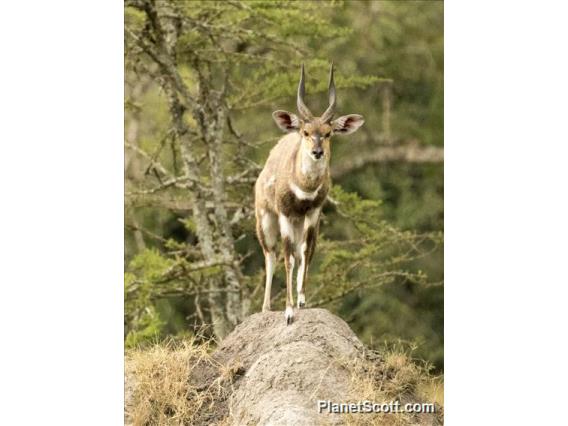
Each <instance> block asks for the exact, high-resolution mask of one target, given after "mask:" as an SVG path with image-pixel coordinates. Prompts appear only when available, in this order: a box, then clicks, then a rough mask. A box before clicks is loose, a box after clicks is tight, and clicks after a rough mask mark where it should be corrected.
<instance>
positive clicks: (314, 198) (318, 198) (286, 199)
mask: <svg viewBox="0 0 568 426" xmlns="http://www.w3.org/2000/svg"><path fill="white" fill-rule="evenodd" d="M328 189H329V186H328V185H326V184H325V183H322V184H320V185H319V186H318V187H317V188H316V189H314V190H313V191H304V190H303V189H301V188H300V187H299V186H298V185H296V184H294V183H292V182H291V183H290V184H289V185H288V188H286V190H285V191H283V192H282V193H281V194H280V197H279V200H278V205H279V206H278V207H279V210H280V212H281V213H282V214H283V215H285V216H288V217H299V216H301V217H303V216H305V215H306V214H307V213H308V212H309V211H310V210H312V209H315V208H318V207H320V206H321V205H322V204H323V202H324V201H325V198H326V197H327V192H328Z"/></svg>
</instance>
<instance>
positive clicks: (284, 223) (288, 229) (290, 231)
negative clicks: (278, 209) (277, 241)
mask: <svg viewBox="0 0 568 426" xmlns="http://www.w3.org/2000/svg"><path fill="white" fill-rule="evenodd" d="M278 223H279V224H280V233H281V234H282V238H286V237H288V238H289V239H290V240H291V241H294V228H293V227H292V222H290V219H288V218H287V217H286V216H284V215H283V214H280V215H279V216H278Z"/></svg>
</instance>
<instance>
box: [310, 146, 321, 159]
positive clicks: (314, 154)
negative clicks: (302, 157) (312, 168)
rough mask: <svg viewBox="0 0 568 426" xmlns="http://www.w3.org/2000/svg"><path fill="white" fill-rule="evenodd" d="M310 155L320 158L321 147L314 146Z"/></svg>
mask: <svg viewBox="0 0 568 426" xmlns="http://www.w3.org/2000/svg"><path fill="white" fill-rule="evenodd" d="M312 155H313V156H314V157H316V158H321V157H322V156H323V149H322V148H316V149H314V150H313V151H312Z"/></svg>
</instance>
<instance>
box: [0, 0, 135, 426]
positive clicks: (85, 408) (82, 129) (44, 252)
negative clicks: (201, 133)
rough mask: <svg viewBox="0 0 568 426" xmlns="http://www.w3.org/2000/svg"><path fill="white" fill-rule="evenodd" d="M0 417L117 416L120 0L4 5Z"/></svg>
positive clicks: (93, 420) (96, 421) (36, 420)
mask: <svg viewBox="0 0 568 426" xmlns="http://www.w3.org/2000/svg"><path fill="white" fill-rule="evenodd" d="M0 40H2V51H1V58H2V60H1V63H2V64H1V65H0V103H1V115H0V123H1V124H0V132H1V134H0V141H1V143H0V147H1V148H0V150H1V151H0V152H1V153H0V155H1V158H2V162H1V163H2V165H1V166H0V182H1V184H0V185H1V187H2V190H1V194H2V196H1V200H2V202H1V207H0V246H1V249H0V250H1V251H0V264H1V265H2V267H1V273H0V287H1V294H0V323H1V324H2V345H1V346H2V350H1V352H0V353H1V354H2V356H1V358H0V382H1V383H2V385H1V386H0V405H1V406H2V407H3V409H2V410H1V411H0V423H1V424H6V425H8V424H9V425H15V424H37V425H40V424H58V425H67V424H68V425H77V424H81V425H97V426H100V425H119V424H122V423H123V383H124V382H123V353H122V352H123V350H122V341H123V316H122V312H123V296H122V294H123V283H122V275H123V223H122V221H123V219H122V215H123V183H122V182H123V171H122V170H123V142H122V141H123V93H124V92H123V55H122V51H123V4H122V2H106V3H105V2H73V1H45V2H42V1H35V2H34V1H25V2H17V1H11V2H6V3H5V4H3V5H2V25H0Z"/></svg>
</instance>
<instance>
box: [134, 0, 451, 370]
mask: <svg viewBox="0 0 568 426" xmlns="http://www.w3.org/2000/svg"><path fill="white" fill-rule="evenodd" d="M125 6H126V7H125V68H126V69H125V80H126V81H125V153H126V157H125V158H126V161H125V185H126V193H127V196H126V199H125V223H126V229H125V270H126V273H125V296H126V297H125V339H126V344H127V346H132V345H138V344H143V343H144V342H145V341H148V340H155V339H156V338H158V339H159V338H164V337H171V336H184V335H187V334H193V333H196V331H195V330H199V333H201V334H208V335H213V336H215V334H216V332H215V330H211V329H208V328H207V324H208V323H209V322H211V319H212V317H213V315H214V312H210V311H212V309H213V306H214V305H215V304H217V303H218V302H219V300H222V301H223V303H227V306H229V305H230V304H229V302H230V301H229V295H230V294H232V293H230V292H231V291H233V290H227V289H228V288H230V285H231V284H230V283H227V280H228V278H227V276H228V275H227V274H228V273H231V271H227V270H226V265H225V264H224V263H223V262H224V261H225V260H224V261H223V262H218V263H215V264H210V265H209V264H208V265H202V264H203V262H204V261H207V260H208V259H207V257H206V256H205V255H204V253H203V249H202V247H201V246H202V241H203V238H202V237H201V234H200V232H201V231H200V228H199V218H198V216H197V214H196V213H195V205H192V203H193V202H194V201H195V200H199V197H200V196H202V197H203V200H204V202H205V204H204V205H208V204H207V203H208V202H212V203H213V204H215V201H216V200H218V199H216V198H215V197H214V195H211V194H212V193H213V190H214V189H215V182H214V180H215V179H214V176H213V175H212V174H211V173H210V171H211V167H212V165H213V164H214V162H213V161H214V160H212V159H211V156H212V152H213V153H215V151H211V146H212V145H213V144H214V143H215V141H216V140H218V141H219V142H220V145H219V146H220V148H219V149H220V151H219V152H217V153H218V154H220V155H221V158H222V162H221V170H222V173H223V179H224V182H225V186H224V188H223V191H224V194H223V197H222V201H223V205H224V206H225V207H226V211H227V214H228V215H229V218H228V219H227V223H228V226H229V228H230V234H231V235H230V244H229V245H230V246H231V247H232V248H231V253H232V254H231V256H233V257H231V260H230V261H231V265H233V266H234V265H237V266H236V267H235V271H233V272H235V274H236V276H237V278H236V281H237V282H238V289H239V299H238V302H239V304H240V305H242V306H243V309H242V311H240V312H239V313H238V314H234V317H235V318H236V319H233V320H231V318H230V317H229V318H228V319H226V321H227V322H228V324H229V325H228V327H229V328H230V327H231V326H232V325H234V322H235V321H238V318H239V315H245V314H248V313H252V312H257V311H259V310H260V305H261V297H262V287H263V274H264V271H263V256H262V252H261V249H260V247H259V245H258V243H257V241H256V237H255V235H254V218H253V217H252V215H251V213H252V206H253V197H252V196H253V191H252V188H253V185H254V179H255V177H256V175H257V174H258V172H259V166H260V167H261V166H262V165H263V163H264V161H265V160H266V158H267V156H268V152H269V151H270V149H271V148H272V147H273V146H274V144H275V143H276V141H277V140H278V138H279V137H281V134H280V132H279V130H278V129H277V128H276V126H275V124H274V123H273V121H272V118H271V113H272V111H274V110H276V109H286V110H289V111H295V91H296V88H297V81H298V74H299V65H300V63H301V62H304V63H305V64H306V71H307V97H306V100H307V104H308V105H309V107H310V109H312V111H314V112H322V111H323V110H324V109H325V107H326V106H327V104H326V101H327V99H326V90H327V71H328V67H329V62H330V61H331V60H333V61H334V63H335V66H336V84H337V87H338V115H342V114H348V113H358V114H362V115H363V116H364V117H365V119H366V123H365V125H364V126H363V127H362V129H361V130H359V132H357V133H356V134H354V135H352V136H351V137H348V138H336V139H335V140H333V142H332V152H333V159H332V174H333V178H334V184H335V185H336V186H335V187H334V189H333V192H332V194H331V200H330V202H329V203H327V204H326V205H325V207H324V210H323V213H324V217H323V223H322V226H321V234H322V238H321V240H320V242H319V245H318V249H317V250H316V256H315V259H314V264H313V267H311V268H310V277H309V287H308V289H307V298H308V305H311V306H324V307H326V308H328V309H331V310H332V311H333V312H335V313H337V314H338V315H340V316H341V317H342V318H344V319H345V320H346V321H347V322H348V323H349V324H350V326H351V327H352V328H353V329H354V331H355V332H356V333H357V334H358V335H359V336H360V338H361V339H362V340H363V341H364V342H365V343H366V344H368V345H371V346H375V345H381V344H383V343H387V344H391V343H393V342H405V343H406V344H408V345H410V346H412V347H415V352H414V353H415V355H416V356H418V357H420V358H422V359H425V360H427V361H429V362H431V363H432V364H433V365H434V367H435V368H436V369H437V370H442V369H443V285H442V283H443V249H442V231H443V98H444V92H443V63H444V62H443V3H442V2H439V1H405V2H398V1H392V2H391V1H350V2H339V1H331V2H319V1H318V2H289V1H270V2H268V1H267V2H263V1H255V2H243V1H225V2H198V1H195V2H167V1H159V2H155V1H152V0H127V1H126V3H125ZM176 78H177V80H176ZM211 99H214V100H215V102H217V103H215V102H213V101H211ZM176 108H177V109H176ZM216 108H217V109H216ZM218 109H222V110H223V111H224V114H223V116H222V118H219V115H218V114H219V113H218ZM176 111H177V112H176ZM176 113H179V116H180V117H181V121H177V122H176ZM218 118H219V120H220V123H221V124H220V129H217V131H212V130H211V129H208V128H207V126H206V125H205V126H203V123H202V122H200V120H202V119H205V121H206V122H209V121H211V122H214V121H215V120H216V119H218ZM176 123H177V124H176ZM180 123H181V124H180ZM188 135H189V136H188ZM193 137H194V138H193ZM192 138H193V139H192ZM188 155H189V156H192V157H193V158H194V159H195V162H194V163H191V162H188V161H186V160H187V156H188ZM188 165H190V166H191V165H193V167H194V168H195V170H196V178H195V177H194V178H195V179H197V183H196V184H195V185H193V184H192V180H191V179H189V178H188V176H187V169H186V167H188ZM184 170H185V171H184ZM184 179H185V180H184ZM196 188H197V189H196ZM200 188H201V189H200ZM190 193H191V194H190ZM189 195H191V196H192V197H196V198H191V197H190V196H189ZM192 200H193V201H192ZM212 208H213V209H214V210H215V206H213V207H212ZM217 213H218V212H217V211H216V210H215V213H211V214H209V216H207V215H206V216H204V217H206V220H207V221H208V223H209V225H210V226H211V234H212V236H213V240H214V242H215V244H217V241H218V240H219V239H220V238H221V236H222V234H223V232H222V229H225V228H223V226H222V224H221V223H220V221H221V218H222V216H216V215H217ZM224 249H226V246H223V242H219V244H218V246H217V245H216V246H215V252H216V253H217V252H218V253H221V252H223V250H224ZM200 262H201V263H200ZM233 266H231V268H232V267H233ZM282 269H283V268H282V265H280V266H279V268H278V269H277V271H276V275H275V282H274V285H273V287H274V290H273V291H274V303H273V307H274V309H281V308H283V304H284V293H283V292H282V290H283V287H285V283H284V279H283V278H284V277H283V270H282ZM229 281H230V279H229ZM212 289H214V290H212ZM214 291H221V292H222V291H227V295H226V296H223V297H224V298H223V299H213V298H211V294H213V293H214ZM231 321H232V323H231ZM217 334H221V335H218V336H216V337H219V338H222V337H223V336H222V334H223V333H222V332H221V333H217Z"/></svg>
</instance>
